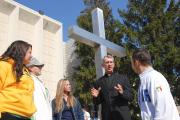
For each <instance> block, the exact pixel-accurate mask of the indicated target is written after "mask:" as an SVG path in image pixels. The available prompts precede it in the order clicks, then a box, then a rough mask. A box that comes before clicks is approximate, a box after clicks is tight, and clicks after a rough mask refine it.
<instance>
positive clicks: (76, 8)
mask: <svg viewBox="0 0 180 120" xmlns="http://www.w3.org/2000/svg"><path fill="white" fill-rule="evenodd" d="M15 1H16V2H18V3H20V4H22V5H24V6H27V7H29V8H31V9H33V10H35V11H39V10H42V11H44V15H46V16H48V17H51V18H53V19H55V20H57V21H59V22H61V23H62V24H63V40H64V41H67V40H68V39H69V38H68V28H69V27H70V26H72V25H76V19H77V17H78V16H80V12H81V11H82V10H84V9H85V6H84V3H83V0H15ZM109 1H110V6H111V8H112V10H113V15H114V16H115V18H117V19H120V17H119V15H118V13H117V9H118V8H119V9H126V6H127V1H128V0H109Z"/></svg>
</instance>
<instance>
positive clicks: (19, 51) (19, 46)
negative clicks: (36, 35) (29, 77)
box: [0, 40, 32, 82]
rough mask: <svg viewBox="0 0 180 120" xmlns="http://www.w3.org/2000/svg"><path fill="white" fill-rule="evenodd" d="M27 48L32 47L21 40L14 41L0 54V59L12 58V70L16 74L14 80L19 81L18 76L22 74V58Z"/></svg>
mask: <svg viewBox="0 0 180 120" xmlns="http://www.w3.org/2000/svg"><path fill="white" fill-rule="evenodd" d="M29 48H32V45H31V44H29V43H27V42H25V41H22V40H17V41H14V42H13V43H12V44H11V45H10V46H9V47H8V48H7V50H6V51H5V52H4V53H3V54H2V55H1V58H0V60H4V61H7V60H8V59H13V60H14V63H15V64H14V65H13V72H14V74H15V75H16V81H17V82H19V81H20V77H21V76H22V75H23V67H24V65H23V60H24V57H25V55H26V52H27V51H28V49H29Z"/></svg>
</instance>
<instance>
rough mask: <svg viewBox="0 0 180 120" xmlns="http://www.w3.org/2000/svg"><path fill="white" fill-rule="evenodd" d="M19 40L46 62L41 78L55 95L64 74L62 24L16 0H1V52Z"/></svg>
mask: <svg viewBox="0 0 180 120" xmlns="http://www.w3.org/2000/svg"><path fill="white" fill-rule="evenodd" d="M15 40H24V41H27V42H28V43H30V44H32V46H33V53H32V54H33V56H35V57H36V58H38V59H39V60H40V61H41V62H43V63H44V64H45V66H44V69H43V71H42V76H41V78H42V79H43V80H44V81H45V83H46V85H47V87H48V88H49V91H50V93H51V97H52V98H53V97H54V95H55V91H56V86H57V82H58V80H59V79H60V78H63V76H64V72H63V71H64V69H63V68H64V67H63V59H62V57H63V38H62V24H61V23H60V22H58V21H56V20H54V19H51V18H49V17H47V16H45V15H40V14H39V13H38V12H36V11H34V10H32V9H29V8H27V7H25V6H23V5H21V4H19V3H17V2H15V1H13V0H0V55H1V54H2V53H3V52H4V51H5V50H6V49H7V47H8V46H9V45H10V44H11V43H12V42H13V41H15Z"/></svg>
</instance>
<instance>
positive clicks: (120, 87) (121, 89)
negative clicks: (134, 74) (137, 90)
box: [114, 84, 124, 94]
mask: <svg viewBox="0 0 180 120" xmlns="http://www.w3.org/2000/svg"><path fill="white" fill-rule="evenodd" d="M114 88H115V89H116V90H117V92H119V93H120V94H123V92H124V90H123V87H122V85H120V84H117V85H116V86H114Z"/></svg>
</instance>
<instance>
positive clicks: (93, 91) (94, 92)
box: [91, 87, 101, 97]
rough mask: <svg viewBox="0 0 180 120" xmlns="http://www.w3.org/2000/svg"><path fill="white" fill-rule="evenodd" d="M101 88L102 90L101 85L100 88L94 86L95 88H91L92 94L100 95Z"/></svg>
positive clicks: (94, 95)
mask: <svg viewBox="0 0 180 120" xmlns="http://www.w3.org/2000/svg"><path fill="white" fill-rule="evenodd" d="M100 90H101V88H100V87H99V88H98V90H97V89H95V88H94V87H93V88H92V89H91V95H92V96H93V97H98V95H99V91H100Z"/></svg>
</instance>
